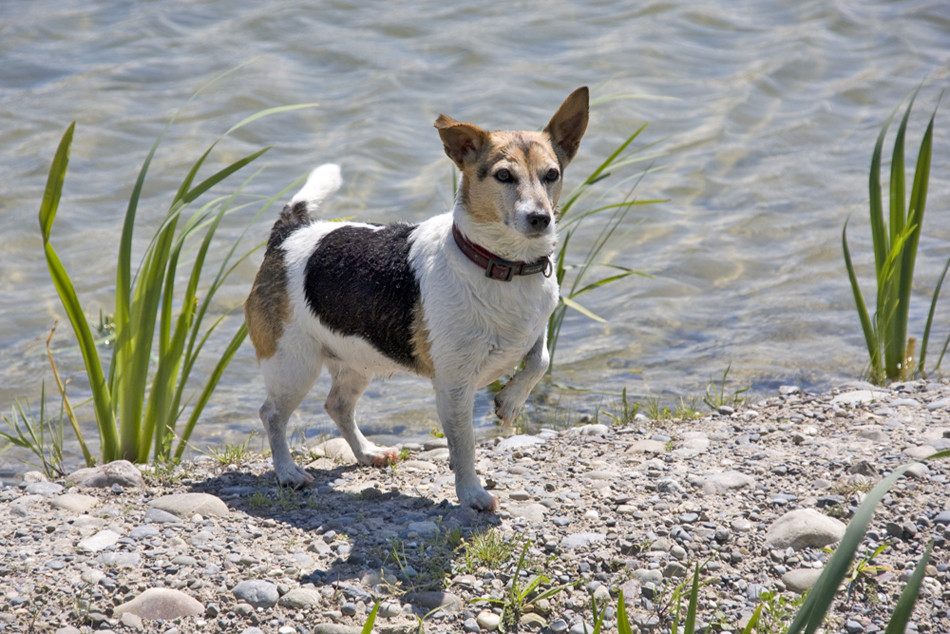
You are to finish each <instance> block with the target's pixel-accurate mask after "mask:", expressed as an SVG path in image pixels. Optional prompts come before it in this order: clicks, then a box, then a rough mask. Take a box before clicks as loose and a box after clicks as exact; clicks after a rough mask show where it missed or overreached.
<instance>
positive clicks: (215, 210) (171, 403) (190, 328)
mask: <svg viewBox="0 0 950 634" xmlns="http://www.w3.org/2000/svg"><path fill="white" fill-rule="evenodd" d="M199 92H200V91H199ZM197 94H198V93H196V94H195V96H197ZM192 99H194V96H193V97H192ZM311 105H313V104H302V105H295V106H287V107H278V108H271V109H267V110H263V111H260V112H257V113H255V114H253V115H251V116H249V117H247V118H245V119H244V120H242V121H240V122H239V123H237V124H236V125H235V126H233V127H232V128H231V129H230V130H228V131H227V132H225V134H224V135H222V138H223V136H226V135H227V134H229V133H231V132H233V131H234V130H237V129H239V128H241V127H243V126H245V125H247V124H249V123H251V122H252V121H255V120H257V119H259V118H261V117H264V116H268V115H272V114H275V113H279V112H286V111H288V110H291V109H296V108H303V107H308V106H311ZM174 120H175V117H172V119H171V120H170V121H169V122H168V124H167V125H166V126H165V129H164V130H163V131H162V133H161V134H160V135H159V137H158V139H157V140H156V141H155V143H154V144H153V145H152V148H151V150H150V151H149V153H148V156H147V157H146V159H145V162H144V163H143V165H142V168H141V170H140V171H139V175H138V179H137V180H136V183H135V186H134V187H133V189H132V194H131V197H130V199H129V204H128V208H127V211H126V214H125V220H124V222H123V226H122V235H121V238H120V241H119V253H118V259H117V264H116V296H115V311H114V313H113V315H114V316H113V319H112V324H111V328H110V330H113V331H114V341H113V345H112V346H111V353H112V354H111V360H110V363H109V367H108V372H107V371H106V370H105V368H104V364H103V360H102V358H101V357H100V352H99V349H98V347H97V341H96V339H95V338H94V337H93V334H92V330H91V328H90V324H89V320H88V319H87V318H86V315H85V314H84V312H83V307H82V304H81V303H80V300H79V297H78V294H77V292H76V289H75V287H74V286H73V282H72V279H71V278H70V276H69V274H68V273H67V272H66V268H65V267H64V265H63V263H62V262H61V261H60V259H59V256H58V255H57V253H56V250H55V248H54V247H53V244H52V242H51V237H52V236H51V234H52V229H53V223H54V221H55V219H56V213H57V210H58V208H59V202H60V198H61V195H62V190H63V183H64V180H65V177H66V169H67V166H68V164H69V152H70V148H71V146H72V139H73V132H74V130H75V126H76V124H75V122H73V123H72V124H71V125H70V126H69V127H68V128H67V130H66V132H65V133H64V135H63V138H62V140H61V142H60V144H59V148H58V149H57V151H56V155H55V157H54V159H53V162H52V165H51V167H50V171H49V177H48V180H47V183H46V190H45V193H44V195H43V202H42V204H41V206H40V212H39V224H40V232H41V235H42V238H43V250H44V253H45V255H46V262H47V266H48V268H49V273H50V277H51V278H52V280H53V284H54V286H55V287H56V292H57V294H58V295H59V298H60V300H61V302H62V305H63V308H64V309H65V311H66V314H67V316H68V317H69V322H70V324H71V325H72V328H73V333H74V335H75V337H76V340H77V342H78V344H79V349H80V352H81V354H82V358H83V362H84V364H85V368H86V373H87V375H88V378H89V384H90V388H91V391H92V399H91V400H92V404H93V408H94V410H95V418H96V422H97V424H98V432H99V441H100V449H101V457H102V460H103V461H104V462H110V461H112V460H116V459H118V458H126V459H129V460H132V461H135V462H147V461H148V459H149V454H150V452H151V451H152V449H153V447H154V457H155V458H160V457H161V458H168V457H169V456H170V455H171V441H172V440H173V438H175V437H176V436H177V437H178V438H179V443H178V447H177V450H176V452H175V457H177V458H180V457H181V455H182V453H183V452H184V450H185V447H186V445H187V441H188V438H189V437H190V435H191V432H192V430H193V428H194V426H195V424H196V423H197V421H198V418H199V417H200V415H201V413H202V411H203V409H204V406H205V405H206V404H207V402H208V400H209V399H210V397H211V394H212V392H213V391H214V389H215V387H216V386H217V384H218V381H219V380H220V378H221V375H222V374H223V372H224V369H225V367H226V366H227V365H228V363H229V362H230V360H231V358H232V357H233V356H234V354H235V352H237V349H238V347H239V346H240V345H241V342H242V341H243V340H244V337H245V336H246V334H247V328H246V326H245V325H244V324H243V323H242V324H241V326H240V327H239V328H238V329H237V332H236V333H235V334H234V335H233V336H232V337H231V338H230V341H229V342H228V343H227V345H226V346H225V347H224V350H223V351H220V352H219V353H218V356H217V363H216V364H215V365H214V367H213V369H212V370H211V371H210V372H208V373H207V375H206V379H205V381H204V384H203V387H202V388H201V389H200V390H199V392H198V394H197V397H194V396H188V395H187V393H186V390H187V389H189V388H190V387H191V381H190V379H191V377H192V371H193V369H194V368H195V365H196V362H197V361H198V358H199V355H200V353H201V352H202V350H203V349H204V347H205V344H206V343H207V342H208V341H209V338H210V337H211V335H212V334H213V333H214V331H215V330H216V328H217V327H218V326H219V325H220V324H221V323H222V320H223V319H224V316H221V317H218V318H217V319H214V320H213V321H212V322H211V323H210V325H209V324H207V322H206V318H209V313H210V312H211V310H212V307H213V306H214V301H215V295H216V293H217V291H218V290H219V289H220V288H221V286H222V285H223V283H224V282H225V280H226V279H227V277H228V276H229V274H230V273H231V272H232V271H233V270H234V268H235V267H236V266H237V265H238V264H239V263H240V262H242V261H243V260H244V259H245V258H246V257H248V256H249V255H250V254H251V253H252V252H253V250H254V249H249V250H247V251H246V252H245V253H243V254H240V255H239V254H238V247H239V245H240V244H241V242H242V238H243V235H242V236H241V237H240V238H238V239H237V240H235V241H234V242H233V243H232V244H231V246H230V248H229V249H228V250H227V251H226V252H225V255H224V258H223V260H222V262H221V264H220V266H219V268H218V271H217V273H216V275H215V276H214V277H213V279H212V280H211V282H210V284H208V285H207V286H206V287H205V289H204V291H203V292H202V293H200V294H199V292H198V286H199V283H200V281H201V278H202V273H203V272H204V269H205V266H204V265H205V260H206V257H207V256H208V255H209V252H211V248H210V247H211V242H212V239H213V237H214V235H215V232H216V230H217V229H218V227H219V226H220V224H221V222H222V220H223V219H224V217H225V216H226V215H228V214H230V213H232V212H234V211H236V210H238V209H241V208H243V207H246V206H247V205H246V204H241V205H235V201H236V199H237V196H238V195H239V194H241V192H242V190H243V189H244V187H245V186H246V185H247V183H248V182H249V181H250V180H251V179H252V178H253V176H251V179H247V180H245V181H244V183H243V184H242V185H241V186H240V187H239V188H238V189H237V191H236V192H235V193H234V194H232V195H229V196H220V197H216V198H214V199H212V200H211V201H209V202H207V203H205V204H204V205H202V206H201V207H200V208H199V209H198V210H197V211H195V212H194V213H193V215H192V216H191V217H190V218H188V219H185V218H184V217H183V212H184V211H185V209H186V208H187V207H188V206H189V205H190V204H191V203H193V202H194V201H196V200H197V199H198V198H199V197H201V196H202V195H203V194H205V193H206V192H208V191H209V190H210V189H211V188H213V187H215V186H216V185H219V184H221V183H223V182H224V181H226V180H227V179H229V178H230V177H231V176H232V175H234V174H235V173H236V172H238V171H239V170H241V169H242V168H244V167H246V166H248V165H249V164H251V163H252V162H254V161H255V160H256V159H258V158H259V157H260V156H261V155H262V154H263V153H264V152H266V150H267V148H264V149H262V150H258V151H256V152H253V153H251V154H249V155H247V156H245V157H243V158H241V159H239V160H237V161H235V162H233V163H231V164H230V165H227V166H226V167H224V168H223V169H220V170H219V171H217V172H215V173H214V174H212V175H211V176H209V177H208V178H206V179H204V180H202V181H200V182H197V183H196V182H195V181H196V177H197V174H198V171H199V170H200V169H201V167H202V166H203V165H204V163H205V161H206V159H207V158H208V156H209V155H210V153H211V151H212V150H213V149H214V147H215V146H216V145H217V142H215V143H213V144H212V145H211V146H210V147H209V148H208V149H207V150H206V151H205V152H204V154H202V155H201V157H200V158H198V160H197V161H195V162H194V164H193V165H192V166H191V168H190V169H189V170H188V172H187V174H186V176H185V178H184V180H183V181H182V183H181V185H180V187H179V189H178V191H177V193H176V194H175V195H174V197H173V198H172V202H171V204H170V206H169V208H168V212H167V214H166V216H165V219H164V222H163V223H162V224H161V226H160V227H159V229H158V230H157V232H156V233H155V235H153V236H152V239H151V240H150V241H149V244H148V247H147V248H146V250H145V253H144V256H143V257H142V260H141V264H140V267H139V269H138V271H137V273H136V274H135V275H134V276H133V274H132V266H131V263H132V256H133V230H134V228H135V220H136V215H137V211H138V206H139V199H140V197H141V194H142V189H143V187H144V184H145V179H146V175H147V174H148V170H149V166H150V165H151V162H152V159H153V157H154V156H155V152H156V150H157V149H158V146H159V144H160V142H161V140H162V138H163V137H164V135H165V133H166V132H167V131H168V129H169V128H170V127H171V125H172V123H173V122H174ZM290 186H292V184H291V185H289V186H288V188H289V187H290ZM283 193H284V192H280V193H278V194H277V195H276V196H275V197H274V198H272V199H270V200H267V201H265V202H264V203H263V204H262V205H261V207H260V209H259V211H258V212H257V213H258V215H260V214H261V213H263V211H264V210H265V209H266V208H268V207H269V206H270V205H271V202H272V201H273V200H275V199H277V198H278V197H280V196H282V195H283ZM193 241H197V243H198V244H197V245H192V242H193ZM186 245H189V249H190V248H191V247H192V246H194V247H195V248H194V251H193V253H192V255H191V256H190V257H187V258H183V255H184V254H186V253H188V252H189V251H188V249H186ZM180 275H181V276H185V277H187V284H186V285H185V289H184V292H176V283H177V282H178V278H179V276H180ZM176 311H177V314H176ZM105 327H106V324H105V322H104V321H103V322H102V328H100V332H102V330H103V329H105ZM60 388H61V392H62V396H63V398H64V400H65V399H66V392H65V388H64V387H63V386H62V384H60ZM186 407H190V412H189V415H188V418H187V421H186V422H185V425H184V429H183V430H181V433H180V434H178V432H177V430H176V424H177V422H178V420H179V418H180V417H183V416H184V414H185V410H186ZM67 408H68V405H67ZM74 431H75V432H76V434H77V436H78V437H79V439H80V442H83V440H82V434H81V433H80V431H79V427H78V425H74ZM83 444H84V443H83ZM85 457H86V462H87V463H91V462H92V459H91V456H90V455H89V454H88V453H87V454H86V455H85Z"/></svg>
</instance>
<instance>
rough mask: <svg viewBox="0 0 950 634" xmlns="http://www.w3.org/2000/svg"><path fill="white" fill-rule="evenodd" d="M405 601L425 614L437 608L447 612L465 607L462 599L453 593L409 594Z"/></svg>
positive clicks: (433, 591)
mask: <svg viewBox="0 0 950 634" xmlns="http://www.w3.org/2000/svg"><path fill="white" fill-rule="evenodd" d="M404 599H405V600H406V601H407V602H408V603H410V604H412V605H414V606H416V607H418V608H422V609H423V611H425V612H428V611H430V610H434V609H436V608H441V609H443V610H446V611H457V610H460V609H461V608H462V606H463V605H464V603H463V602H462V599H461V598H459V597H458V596H457V595H454V594H452V593H451V592H438V591H435V590H428V591H423V592H409V593H407V594H406V595H405V596H404Z"/></svg>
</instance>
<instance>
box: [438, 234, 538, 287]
mask: <svg viewBox="0 0 950 634" xmlns="http://www.w3.org/2000/svg"><path fill="white" fill-rule="evenodd" d="M452 235H453V236H454V237H455V244H457V245H458V248H459V250H461V251H462V253H464V254H465V255H466V257H468V259H469V260H471V261H472V262H474V263H475V264H477V265H478V266H480V267H481V268H483V269H485V277H490V278H492V279H493V280H500V281H502V282H510V281H511V278H512V277H514V276H515V275H534V274H535V273H543V274H544V277H550V276H551V270H552V265H551V258H549V257H548V256H545V257H543V258H541V259H540V260H537V261H535V262H520V261H517V262H515V261H512V260H506V259H504V258H501V257H498V256H497V255H495V254H494V253H492V252H491V251H489V250H488V249H485V248H484V247H480V246H478V245H477V244H475V243H474V242H472V241H471V240H469V239H468V238H466V237H465V236H464V235H463V234H462V232H461V231H460V230H459V228H458V225H456V224H455V223H454V222H453V223H452Z"/></svg>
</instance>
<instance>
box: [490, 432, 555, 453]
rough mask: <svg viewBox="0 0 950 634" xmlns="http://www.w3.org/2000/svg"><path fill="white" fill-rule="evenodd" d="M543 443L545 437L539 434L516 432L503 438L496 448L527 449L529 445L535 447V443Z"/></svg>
mask: <svg viewBox="0 0 950 634" xmlns="http://www.w3.org/2000/svg"><path fill="white" fill-rule="evenodd" d="M543 443H544V439H543V438H540V437H538V436H530V435H528V434H516V435H514V436H508V437H507V438H503V439H502V440H501V441H500V442H499V443H498V444H497V445H495V449H499V450H502V451H503V450H506V449H526V448H528V447H534V446H535V445H540V444H543Z"/></svg>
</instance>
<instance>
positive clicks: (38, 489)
mask: <svg viewBox="0 0 950 634" xmlns="http://www.w3.org/2000/svg"><path fill="white" fill-rule="evenodd" d="M24 490H25V491H26V492H27V493H28V494H30V495H42V496H44V497H52V496H54V495H59V494H60V493H62V492H63V491H64V490H65V489H64V487H63V485H62V484H56V483H55V482H30V483H29V484H27V485H26V489H24Z"/></svg>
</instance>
